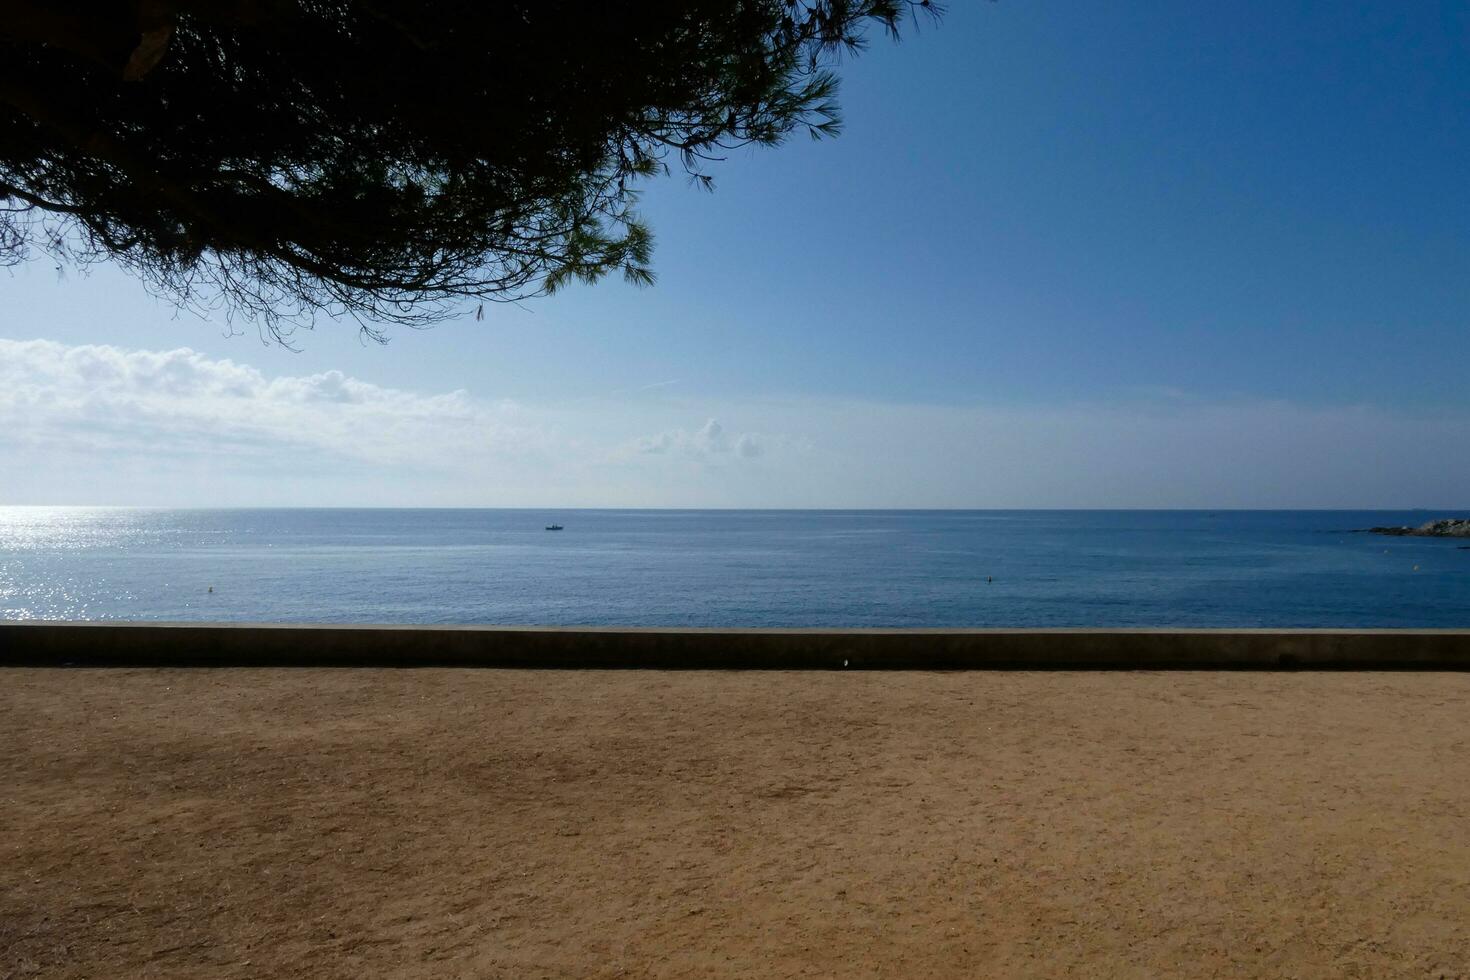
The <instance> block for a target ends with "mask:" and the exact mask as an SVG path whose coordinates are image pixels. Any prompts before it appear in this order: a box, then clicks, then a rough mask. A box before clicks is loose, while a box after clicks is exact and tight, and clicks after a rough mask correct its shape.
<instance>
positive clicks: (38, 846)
mask: <svg viewBox="0 0 1470 980" xmlns="http://www.w3.org/2000/svg"><path fill="white" fill-rule="evenodd" d="M1467 708H1470V675H1463V674H1377V673H1364V674H1313V673H1297V674H1290V673H1287V674H1265V673H1170V674H1150V673H1134V674H1128V673H1110V674H1104V673H1093V674H1078V673H950V674H933V673H881V674H878V673H874V674H866V673H721V674H711V673H646V672H627V673H603V672H587V673H557V672H529V671H528V672H508V671H491V670H482V671H474V670H470V671H461V670H419V671H393V670H212V671H211V670H132V671H130V670H113V671H88V670H31V669H8V670H0V977H5V978H10V977H30V976H45V977H83V976H90V977H134V976H148V977H179V978H183V977H190V978H194V977H206V978H213V977H314V978H315V977H342V978H349V977H350V978H357V977H366V976H372V977H392V978H408V977H413V978H445V977H506V978H517V980H520V978H534V977H554V978H570V977H578V978H580V977H620V976H625V977H691V978H692V977H700V978H704V977H734V976H741V977H787V976H793V977H794V976H842V977H893V978H910V977H977V976H998V977H999V976H1004V977H1012V976H1056V975H1063V974H1068V973H1071V974H1076V975H1082V974H1086V975H1119V976H1140V977H1142V976H1166V975H1167V976H1191V977H1192V976H1200V977H1205V976H1240V977H1256V976H1299V977H1321V976H1343V977H1351V976H1364V977H1367V976H1374V977H1384V976H1406V977H1424V976H1440V975H1446V976H1465V975H1470V710H1467Z"/></svg>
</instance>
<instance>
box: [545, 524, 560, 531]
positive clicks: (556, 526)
mask: <svg viewBox="0 0 1470 980" xmlns="http://www.w3.org/2000/svg"><path fill="white" fill-rule="evenodd" d="M561 529H562V527H561V525H560V524H548V525H546V530H548V531H560V530H561Z"/></svg>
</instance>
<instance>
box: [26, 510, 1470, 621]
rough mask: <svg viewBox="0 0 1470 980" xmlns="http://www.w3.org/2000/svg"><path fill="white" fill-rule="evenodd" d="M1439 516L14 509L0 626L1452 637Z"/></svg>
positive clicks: (1467, 571) (1452, 609)
mask: <svg viewBox="0 0 1470 980" xmlns="http://www.w3.org/2000/svg"><path fill="white" fill-rule="evenodd" d="M1439 516H1462V515H1458V514H1448V513H1446V514H1441V513H1440V512H1438V511H1436V512H1385V511H1373V512H1346V511H1316V512H1312V511H1221V512H1218V513H1209V512H1203V511H633V510H575V511H532V510H134V509H95V508H29V507H12V508H0V618H4V619H140V620H250V621H275V622H349V623H504V624H556V625H569V624H585V625H611V624H617V625H667V626H1199V627H1209V626H1240V627H1244V626H1342V627H1375V626H1378V627H1470V550H1464V549H1461V548H1459V547H1458V545H1461V544H1467V543H1470V542H1465V541H1453V540H1432V539H1417V538H1385V537H1379V536H1376V535H1368V534H1352V533H1349V532H1350V531H1351V529H1353V528H1361V527H1368V526H1370V525H1377V524H1418V523H1422V522H1423V521H1425V520H1428V519H1430V518H1432V517H1439ZM553 521H556V522H560V523H561V524H563V525H565V530H562V531H547V530H545V529H544V527H545V525H546V524H547V523H550V522H553ZM211 588H212V589H213V591H209V590H210V589H211Z"/></svg>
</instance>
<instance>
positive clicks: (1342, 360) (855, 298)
mask: <svg viewBox="0 0 1470 980" xmlns="http://www.w3.org/2000/svg"><path fill="white" fill-rule="evenodd" d="M841 72H842V76H843V87H842V93H841V102H842V105H843V115H844V120H845V131H844V133H843V134H842V135H841V136H840V137H838V138H837V139H833V140H824V141H821V142H811V141H809V140H807V139H806V138H805V137H801V138H797V139H793V140H792V141H791V142H790V143H789V144H788V145H786V146H784V147H781V148H779V149H775V150H768V149H748V150H740V151H735V152H733V153H731V154H730V156H729V158H728V159H727V160H725V161H723V162H722V163H720V164H718V165H716V166H715V167H714V168H713V170H712V172H713V174H714V176H715V179H716V185H715V190H714V191H713V192H712V193H706V192H704V191H702V190H700V189H698V188H696V187H693V186H691V185H690V184H689V183H688V182H687V181H686V180H684V179H681V178H680V177H677V176H675V177H671V178H667V179H662V180H658V181H654V182H652V183H649V184H648V185H646V187H645V191H644V197H643V202H642V207H641V210H642V212H643V214H644V216H645V217H646V218H647V219H648V221H649V223H650V224H651V225H652V226H653V229H654V233H655V241H656V252H655V256H654V262H655V270H656V272H657V274H658V277H659V278H658V283H657V284H656V285H655V286H654V287H652V288H647V289H638V288H634V287H631V286H628V285H625V284H623V283H621V282H618V281H614V280H609V281H606V282H604V283H600V284H597V285H594V286H575V287H570V288H568V289H567V290H566V291H565V292H563V293H560V294H558V295H557V296H555V297H551V298H547V299H542V300H533V301H529V302H527V303H524V304H521V305H517V306H506V305H501V306H487V308H486V312H485V317H484V319H483V320H479V321H477V320H475V319H474V318H473V317H472V316H471V317H467V318H464V319H459V320H454V321H451V322H447V323H443V324H440V325H438V326H436V327H434V328H433V329H430V330H413V329H408V328H401V327H390V328H388V333H389V334H390V341H389V343H388V344H387V345H386V346H382V345H378V344H374V343H371V342H364V341H363V340H362V338H361V337H360V336H359V335H358V334H357V332H356V330H355V328H354V327H353V326H352V325H351V324H347V323H334V322H331V321H329V320H323V321H321V322H319V323H318V324H317V326H316V328H315V329H314V330H312V331H310V332H301V333H298V334H297V335H296V336H295V338H294V345H295V347H296V348H297V350H294V351H293V350H288V349H286V348H283V347H280V346H271V345H268V344H265V343H263V342H262V341H261V339H260V337H259V335H258V333H257V331H256V330H255V328H254V327H252V326H251V325H249V324H236V325H235V327H234V328H233V329H232V328H230V327H229V326H228V325H226V324H225V323H223V322H220V321H218V320H210V319H202V318H200V317H198V316H195V315H194V314H191V313H181V312H178V311H176V310H175V309H174V308H173V307H172V306H171V305H170V304H169V303H168V302H167V301H166V300H160V299H158V298H155V297H152V296H150V295H149V294H148V293H147V292H146V291H145V290H144V288H143V287H142V286H141V285H140V284H138V283H137V282H136V281H134V280H132V279H130V278H129V277H128V276H127V275H125V274H124V273H122V272H120V271H118V270H116V269H113V268H110V267H106V266H101V267H95V268H92V269H90V270H85V271H80V270H75V269H63V270H58V269H57V268H56V267H55V266H54V265H53V264H52V263H50V262H49V261H46V260H39V261H36V262H32V263H30V264H28V265H25V266H22V267H19V268H16V269H12V270H7V271H0V504H27V503H32V504H125V505H156V506H250V505H263V506H347V505H350V506H528V507H600V506H601V507H1199V508H1227V507H1283V508H1285V507H1324V508H1326V507H1344V508H1407V507H1426V508H1446V507H1449V508H1453V507H1459V508H1464V507H1467V506H1470V387H1467V385H1466V382H1465V377H1466V374H1465V363H1466V353H1465V340H1466V337H1467V328H1470V180H1467V179H1466V175H1467V174H1470V113H1467V111H1466V107H1467V106H1470V2H1467V0H1377V2H1360V3H1352V4H1344V3H1341V2H1339V0H1320V2H1305V0H1243V2H1238V3H1234V4H1227V5H1221V4H1215V3H1204V2H1192V0H1191V2H1180V0H1133V2H1130V3H1128V4H1118V5H1105V4H1098V3H1095V2H1091V0H1000V2H997V3H983V2H978V0H953V2H952V3H951V4H950V7H949V13H948V15H947V16H946V17H945V19H944V20H943V22H942V23H940V24H939V25H938V26H934V25H930V24H927V23H924V24H920V25H919V26H918V28H917V29H913V28H911V29H910V30H908V31H907V32H906V33H905V36H904V39H903V41H902V43H899V44H892V43H889V42H888V41H886V40H885V39H883V38H881V37H875V38H874V41H873V44H872V46H871V48H870V50H869V51H868V52H866V53H865V54H863V55H861V56H859V57H857V58H855V59H851V60H848V61H845V62H844V64H843V65H842V66H841Z"/></svg>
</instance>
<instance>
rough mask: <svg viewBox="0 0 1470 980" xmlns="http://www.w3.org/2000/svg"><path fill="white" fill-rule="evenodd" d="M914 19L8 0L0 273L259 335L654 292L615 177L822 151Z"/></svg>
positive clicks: (854, 3) (716, 11) (724, 0)
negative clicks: (876, 56)
mask: <svg viewBox="0 0 1470 980" xmlns="http://www.w3.org/2000/svg"><path fill="white" fill-rule="evenodd" d="M932 9H933V5H932V4H931V3H930V2H928V0H585V2H570V0H519V2H506V0H219V2H210V0H197V2H192V0H5V2H4V3H0V264H6V263H11V264H13V263H15V262H19V261H21V260H23V259H24V258H26V257H28V256H30V255H32V254H34V253H35V252H37V251H40V252H44V253H48V254H51V255H53V256H55V257H57V258H58V259H59V260H61V261H63V262H71V263H85V262H88V261H94V260H97V259H103V258H110V259H113V260H116V261H118V262H120V263H121V264H123V265H124V266H126V267H128V268H129V269H131V270H133V271H134V272H136V273H138V274H139V275H141V276H142V277H143V278H144V279H145V280H147V281H148V282H149V283H151V284H152V285H153V286H154V287H156V288H158V289H161V290H162V291H164V292H166V293H167V294H169V295H171V296H172V297H174V298H175V299H176V300H178V301H179V302H183V303H189V302H191V301H193V302H198V301H200V300H201V299H203V300H204V301H205V302H214V303H221V304H223V305H224V307H225V308H226V309H227V311H228V312H229V313H230V314H231V315H241V314H243V315H245V316H247V317H252V318H254V317H259V318H260V321H261V322H262V323H264V324H265V325H266V326H267V328H268V329H269V331H270V332H271V333H273V334H275V335H276V336H277V337H279V336H280V335H281V333H282V327H283V324H285V325H289V324H291V323H295V322H301V321H303V320H306V321H309V319H310V318H311V316H312V315H313V314H314V313H315V312H317V311H323V310H325V311H330V312H333V313H347V314H350V315H353V316H356V317H357V318H358V319H359V322H362V323H365V324H368V326H365V327H364V329H366V330H368V332H369V333H372V332H373V328H372V327H371V326H370V324H372V323H374V322H381V321H390V322H406V323H423V322H427V321H431V320H434V319H436V318H439V317H441V316H444V315H446V313H448V312H449V311H450V310H451V309H453V308H456V307H457V308H462V307H463V303H464V301H465V300H467V299H468V300H474V299H479V300H482V301H483V300H496V299H502V300H503V299H517V298H522V297H526V296H531V295H536V294H539V293H543V292H549V291H552V290H555V289H556V288H557V287H559V286H561V285H562V284H564V283H566V282H568V281H569V280H583V281H589V282H590V281H593V280H596V279H598V278H599V277H601V276H603V275H605V274H607V273H609V272H614V271H616V272H619V273H621V274H622V275H623V276H624V277H626V278H627V279H629V280H630V281H632V282H635V283H647V282H649V281H651V279H652V272H651V271H650V266H649V260H650V237H649V232H648V230H647V229H646V228H645V227H644V226H643V225H642V224H641V223H640V222H639V221H638V220H637V216H636V214H635V213H634V211H633V210H632V207H633V204H634V202H635V187H634V185H635V183H636V181H637V180H638V179H639V178H643V177H648V176H651V175H654V174H656V173H660V172H664V171H667V170H668V169H669V168H670V165H671V164H672V165H673V166H675V167H682V168H683V169H685V170H687V171H688V172H689V173H690V174H691V175H693V177H694V179H695V180H700V181H706V182H707V181H708V180H709V175H708V173H707V172H706V171H705V168H704V164H705V163H706V162H707V161H709V160H712V159H715V158H717V157H718V156H719V155H720V154H722V153H723V152H725V151H726V150H728V149H729V148H732V147H735V146H739V145H743V144H764V145H774V144H777V143H780V142H781V141H782V140H783V139H784V138H786V137H787V136H789V135H790V134H792V133H793V132H800V131H805V132H808V133H810V134H811V135H813V136H821V135H824V134H830V133H834V132H835V131H836V129H837V125H838V118H837V110H836V105H835V103H834V101H833V96H834V94H835V90H836V78H835V76H834V74H833V70H832V68H833V65H834V64H835V63H836V57H837V56H838V55H840V54H841V53H842V52H844V51H853V50H856V49H857V48H859V47H861V46H862V44H863V42H864V39H865V35H866V32H867V31H869V30H870V29H872V28H874V27H876V28H877V29H879V30H883V31H887V32H888V33H892V34H896V32H897V31H898V29H899V28H900V26H901V25H902V24H903V23H904V22H905V21H906V20H907V19H908V18H911V17H914V16H916V12H917V11H919V10H929V11H932Z"/></svg>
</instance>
